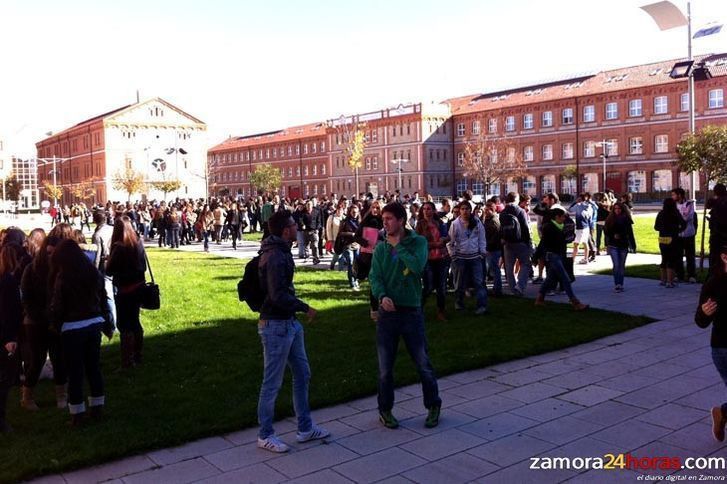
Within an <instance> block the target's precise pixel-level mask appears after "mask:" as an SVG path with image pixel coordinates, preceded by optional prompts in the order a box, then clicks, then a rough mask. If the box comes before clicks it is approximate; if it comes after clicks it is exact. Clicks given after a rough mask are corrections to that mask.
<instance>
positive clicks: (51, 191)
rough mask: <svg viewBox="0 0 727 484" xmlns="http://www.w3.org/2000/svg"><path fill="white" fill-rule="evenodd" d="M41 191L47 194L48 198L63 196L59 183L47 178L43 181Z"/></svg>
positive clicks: (54, 198) (55, 198)
mask: <svg viewBox="0 0 727 484" xmlns="http://www.w3.org/2000/svg"><path fill="white" fill-rule="evenodd" d="M43 191H44V192H45V194H46V195H48V198H52V199H53V200H58V199H60V198H62V197H63V188H61V187H60V186H59V185H54V184H52V183H51V182H49V181H48V180H46V181H44V182H43Z"/></svg>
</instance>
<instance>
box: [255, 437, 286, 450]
mask: <svg viewBox="0 0 727 484" xmlns="http://www.w3.org/2000/svg"><path fill="white" fill-rule="evenodd" d="M257 446H258V447H260V448H261V449H265V450H269V451H270V452H275V453H277V454H282V453H285V452H288V451H289V450H290V447H288V445H287V444H286V443H285V442H283V441H282V440H280V439H279V438H278V437H277V436H275V435H270V436H269V437H268V438H267V439H261V438H260V437H258V438H257Z"/></svg>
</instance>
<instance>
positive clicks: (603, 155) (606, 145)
mask: <svg viewBox="0 0 727 484" xmlns="http://www.w3.org/2000/svg"><path fill="white" fill-rule="evenodd" d="M596 146H600V147H601V149H602V150H603V151H602V153H601V161H602V162H603V187H601V191H602V192H605V191H606V179H607V178H606V161H607V160H608V148H610V147H611V143H610V142H609V141H606V140H605V139H603V140H601V141H599V142H598V143H596ZM577 183H578V181H577V182H576V184H577ZM576 189H578V187H576Z"/></svg>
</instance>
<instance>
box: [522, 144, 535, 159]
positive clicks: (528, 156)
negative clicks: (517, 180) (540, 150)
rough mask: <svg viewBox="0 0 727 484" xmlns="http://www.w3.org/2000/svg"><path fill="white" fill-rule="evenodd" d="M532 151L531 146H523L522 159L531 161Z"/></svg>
mask: <svg viewBox="0 0 727 484" xmlns="http://www.w3.org/2000/svg"><path fill="white" fill-rule="evenodd" d="M533 157H534V152H533V146H532V145H527V146H524V147H523V160H524V161H533Z"/></svg>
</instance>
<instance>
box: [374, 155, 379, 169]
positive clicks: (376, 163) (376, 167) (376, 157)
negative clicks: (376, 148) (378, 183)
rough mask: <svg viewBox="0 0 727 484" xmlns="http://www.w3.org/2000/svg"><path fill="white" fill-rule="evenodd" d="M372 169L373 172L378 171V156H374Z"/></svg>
mask: <svg viewBox="0 0 727 484" xmlns="http://www.w3.org/2000/svg"><path fill="white" fill-rule="evenodd" d="M373 168H374V170H378V169H379V157H378V156H374V160H373Z"/></svg>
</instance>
